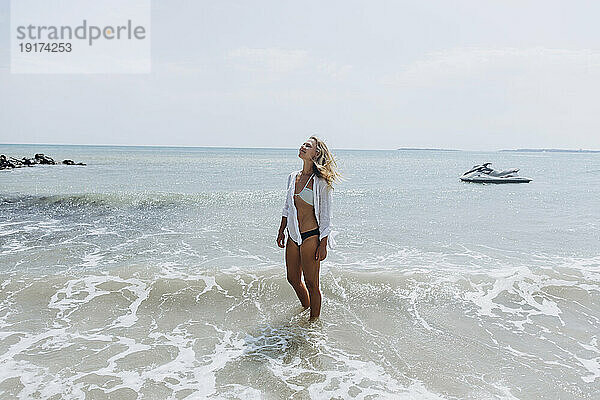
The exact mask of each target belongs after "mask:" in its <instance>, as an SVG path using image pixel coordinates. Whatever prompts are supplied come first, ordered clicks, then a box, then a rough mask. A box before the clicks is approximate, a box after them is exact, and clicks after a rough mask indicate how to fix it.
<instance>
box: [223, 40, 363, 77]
mask: <svg viewBox="0 0 600 400" xmlns="http://www.w3.org/2000/svg"><path fill="white" fill-rule="evenodd" d="M227 59H228V60H229V61H230V63H231V65H232V66H233V67H234V68H235V69H237V70H239V71H244V72H254V73H264V74H267V75H277V74H281V75H283V74H290V73H305V74H313V76H317V77H318V76H319V75H320V76H326V77H328V78H332V79H334V80H340V79H344V78H345V77H347V76H348V75H349V74H350V72H351V71H352V66H351V65H349V64H343V63H339V62H336V61H332V60H328V59H323V58H319V57H315V56H313V55H312V54H310V53H309V52H308V51H307V50H300V49H280V48H248V47H243V48H238V49H234V50H231V51H230V52H229V53H227Z"/></svg>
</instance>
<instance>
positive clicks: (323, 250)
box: [315, 242, 327, 261]
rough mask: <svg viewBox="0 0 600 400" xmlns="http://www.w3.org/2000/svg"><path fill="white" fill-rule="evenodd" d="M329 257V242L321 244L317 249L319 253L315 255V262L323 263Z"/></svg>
mask: <svg viewBox="0 0 600 400" xmlns="http://www.w3.org/2000/svg"><path fill="white" fill-rule="evenodd" d="M325 257H327V242H325V243H323V242H321V243H320V244H319V246H318V247H317V251H316V253H315V260H317V261H323V260H324V259H325Z"/></svg>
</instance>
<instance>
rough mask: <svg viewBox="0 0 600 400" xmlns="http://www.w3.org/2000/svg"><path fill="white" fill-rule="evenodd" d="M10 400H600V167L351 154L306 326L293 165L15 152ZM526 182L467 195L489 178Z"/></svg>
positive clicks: (7, 299)
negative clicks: (288, 251) (494, 171)
mask: <svg viewBox="0 0 600 400" xmlns="http://www.w3.org/2000/svg"><path fill="white" fill-rule="evenodd" d="M36 152H43V153H45V154H47V155H50V156H52V157H54V158H55V159H60V160H62V159H65V158H70V159H73V160H75V161H76V162H78V161H83V162H86V163H87V164H88V165H87V166H86V167H76V166H62V165H59V166H39V165H38V166H36V167H33V168H23V169H18V170H12V171H0V398H2V399H13V398H14V399H32V398H36V399H203V398H215V399H309V398H310V399H380V398H383V399H386V398H390V399H403V398H405V399H598V398H600V344H599V340H600V156H599V155H597V154H557V153H552V154H547V153H535V154H534V153H529V154H526V153H502V152H488V153H484V152H443V151H351V150H339V151H336V155H337V157H338V159H339V163H340V167H341V169H342V173H343V175H344V177H345V181H344V182H342V183H341V184H339V185H338V186H337V187H336V189H335V191H334V210H333V224H334V226H335V229H336V230H337V231H339V234H338V236H337V238H336V239H337V247H336V249H335V250H332V251H330V252H329V254H328V257H327V259H326V260H325V261H324V262H323V263H322V265H321V275H320V276H321V290H322V293H323V305H322V313H321V318H320V319H319V320H318V321H317V322H315V323H308V311H304V312H302V309H301V307H300V304H299V302H298V300H297V298H296V296H295V294H294V292H293V290H292V288H291V286H289V284H288V283H287V281H286V277H285V265H284V253H283V250H282V249H279V248H278V247H277V246H276V243H275V238H276V236H277V228H278V226H279V222H280V215H281V208H282V206H283V200H284V193H285V184H286V177H287V174H288V173H289V172H291V171H293V170H297V169H300V168H301V162H300V160H299V159H298V157H297V152H296V150H284V149H281V150H278V149H225V148H221V149H219V148H159V147H156V148H154V147H102V146H47V145H45V146H37V145H36V146H32V145H27V146H25V145H0V153H3V154H7V155H10V156H15V157H19V158H20V157H23V156H29V157H31V156H32V155H33V154H34V153H36ZM487 161H490V162H493V166H495V167H497V168H509V167H519V168H521V174H522V175H524V176H529V177H531V178H533V179H534V180H533V182H532V183H530V184H522V185H499V186H494V185H477V184H467V183H462V182H460V181H459V179H458V177H459V176H460V175H461V174H462V172H464V171H466V170H467V169H469V168H470V167H471V166H473V165H474V164H478V163H481V162H487Z"/></svg>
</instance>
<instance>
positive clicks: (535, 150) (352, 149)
mask: <svg viewBox="0 0 600 400" xmlns="http://www.w3.org/2000/svg"><path fill="white" fill-rule="evenodd" d="M0 146H89V147H93V146H96V147H166V148H199V149H202V148H204V149H207V148H208V149H211V148H212V149H262V150H294V149H296V147H258V146H256V147H255V146H210V145H183V144H181V145H179V144H106V143H102V144H90V143H0ZM332 149H333V150H350V151H403V150H408V151H419V150H420V151H455V152H478V151H482V152H487V151H490V152H507V151H508V152H532V151H534V152H543V151H547V152H552V151H566V152H600V150H593V149H583V148H579V149H568V148H542V147H540V148H536V147H527V148H514V149H496V150H465V149H450V148H428V147H397V148H389V149H364V148H342V147H334V148H332Z"/></svg>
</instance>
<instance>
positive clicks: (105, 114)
mask: <svg viewBox="0 0 600 400" xmlns="http://www.w3.org/2000/svg"><path fill="white" fill-rule="evenodd" d="M9 4H10V2H9V0H0V143H68V144H124V145H181V146H227V147H286V148H294V147H297V146H298V145H299V144H301V143H302V142H303V141H304V140H305V139H306V138H307V137H308V136H310V135H313V134H316V135H319V136H321V137H322V138H324V139H325V140H326V141H327V143H328V145H329V146H330V147H332V148H348V149H395V148H400V147H425V148H431V147H434V148H452V149H464V150H498V149H507V148H508V149H510V148H564V149H580V148H584V149H600V118H598V116H599V115H600V101H599V95H598V94H599V93H600V25H598V23H597V16H598V15H600V2H598V1H577V0H569V1H567V0H565V1H552V0H544V1H527V0H519V1H512V0H502V1H496V0H485V1H481V0H476V1H466V0H462V1H461V0H458V1H448V0H446V1H425V0H422V1H400V0H397V1H380V0H371V1H353V0H344V1H337V0H336V1H330V0H328V1H312V0H306V1H302V2H299V1H287V0H277V1H249V0H240V1H226V0H215V1H208V0H202V1H182V0H168V1H167V0H162V1H153V2H152V26H151V49H152V72H151V73H149V74H11V73H10V51H9V34H10V31H9V29H10V28H9V26H10V9H9Z"/></svg>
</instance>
